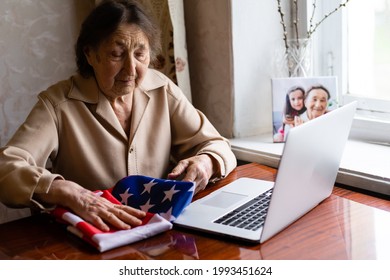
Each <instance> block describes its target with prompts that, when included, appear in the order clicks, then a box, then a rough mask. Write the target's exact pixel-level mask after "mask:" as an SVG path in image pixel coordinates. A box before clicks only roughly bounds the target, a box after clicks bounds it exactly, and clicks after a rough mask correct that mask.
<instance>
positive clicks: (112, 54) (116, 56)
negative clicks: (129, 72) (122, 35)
mask: <svg viewBox="0 0 390 280" xmlns="http://www.w3.org/2000/svg"><path fill="white" fill-rule="evenodd" d="M111 56H112V57H114V58H121V57H122V56H123V52H120V51H113V52H111Z"/></svg>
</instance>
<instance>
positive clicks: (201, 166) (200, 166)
mask: <svg viewBox="0 0 390 280" xmlns="http://www.w3.org/2000/svg"><path fill="white" fill-rule="evenodd" d="M216 168H217V165H216V164H215V163H214V160H213V158H212V157H211V156H209V155H206V154H202V155H198V156H193V157H190V158H187V159H183V160H181V161H179V163H178V164H177V165H176V167H175V168H173V170H172V172H171V173H169V174H168V178H169V179H172V180H176V179H178V178H179V177H182V176H183V179H182V181H187V182H195V184H196V189H195V193H197V192H199V191H201V190H203V189H204V188H206V186H207V184H208V183H209V179H210V178H211V176H212V175H213V174H214V173H215V171H216Z"/></svg>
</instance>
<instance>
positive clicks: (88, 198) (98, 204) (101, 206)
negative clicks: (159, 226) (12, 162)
mask: <svg viewBox="0 0 390 280" xmlns="http://www.w3.org/2000/svg"><path fill="white" fill-rule="evenodd" d="M38 199H40V200H41V201H44V202H46V203H50V204H56V205H61V206H64V207H67V208H69V209H71V210H72V211H73V212H74V213H75V214H77V215H79V216H80V217H81V218H82V219H84V220H86V221H88V222H90V223H91V224H93V225H94V226H96V227H97V228H99V229H100V230H102V231H108V230H109V225H111V226H114V227H116V228H118V229H122V230H125V229H130V228H131V227H135V226H139V225H141V223H142V221H141V219H142V218H144V217H145V215H146V213H145V212H143V211H141V210H138V209H135V208H132V207H129V206H126V205H122V204H113V203H111V202H110V201H108V200H107V199H105V198H103V197H100V196H99V195H97V194H96V193H94V192H92V191H90V190H87V189H85V188H83V187H81V186H80V185H78V184H76V183H74V182H72V181H66V180H61V179H60V180H54V181H53V183H52V185H51V187H50V190H49V192H48V193H47V194H40V195H39V196H38Z"/></svg>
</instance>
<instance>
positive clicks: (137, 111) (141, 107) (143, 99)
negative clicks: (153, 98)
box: [129, 88, 150, 143]
mask: <svg viewBox="0 0 390 280" xmlns="http://www.w3.org/2000/svg"><path fill="white" fill-rule="evenodd" d="M149 99H150V97H149V95H148V94H147V93H146V92H145V91H142V90H141V89H139V88H136V89H135V91H134V97H133V109H132V112H131V114H132V116H131V127H130V139H129V142H130V143H131V142H132V141H133V139H134V135H135V133H136V132H137V130H138V127H139V124H140V123H141V120H142V117H143V115H144V113H145V111H146V107H147V106H148V103H149Z"/></svg>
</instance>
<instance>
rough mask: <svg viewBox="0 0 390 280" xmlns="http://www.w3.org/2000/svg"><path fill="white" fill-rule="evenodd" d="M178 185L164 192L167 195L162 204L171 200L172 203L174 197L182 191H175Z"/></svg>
mask: <svg viewBox="0 0 390 280" xmlns="http://www.w3.org/2000/svg"><path fill="white" fill-rule="evenodd" d="M175 187H176V185H173V187H172V188H170V189H169V190H167V191H164V193H165V197H164V199H163V200H162V201H161V202H164V201H165V200H167V199H169V200H170V201H172V196H173V195H174V194H175V193H177V192H180V190H176V189H175Z"/></svg>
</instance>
